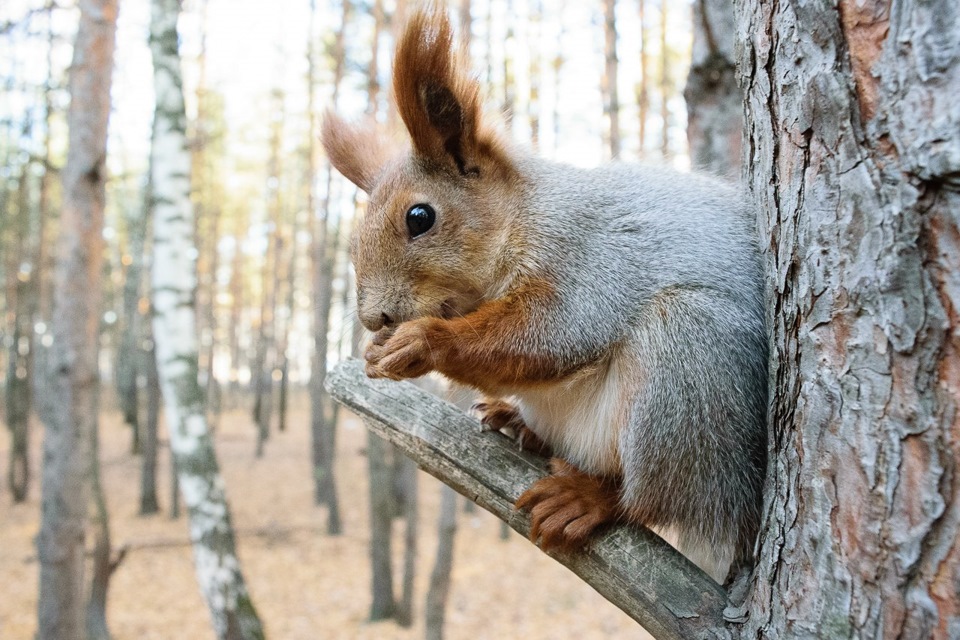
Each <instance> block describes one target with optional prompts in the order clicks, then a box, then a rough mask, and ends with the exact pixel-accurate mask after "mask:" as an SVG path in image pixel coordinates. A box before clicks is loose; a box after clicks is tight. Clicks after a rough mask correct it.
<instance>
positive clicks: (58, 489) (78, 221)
mask: <svg viewBox="0 0 960 640" xmlns="http://www.w3.org/2000/svg"><path fill="white" fill-rule="evenodd" d="M79 7H80V24H79V27H78V29H77V35H76V41H75V44H74V53H73V61H72V63H71V67H70V98H71V100H70V107H69V110H68V113H67V126H68V128H69V150H68V152H67V162H66V165H65V166H64V170H63V174H62V180H63V210H62V212H61V220H60V226H61V230H60V240H59V247H58V255H59V257H60V259H59V261H58V264H57V269H56V278H55V284H54V289H55V300H56V303H55V305H56V307H55V312H54V314H53V338H54V350H53V353H51V354H50V357H49V362H48V365H49V368H48V372H47V383H46V390H47V393H46V394H45V398H44V399H43V402H45V403H46V404H47V407H46V408H45V410H44V411H43V412H42V415H43V418H44V422H45V428H46V429H45V434H44V444H43V447H44V465H43V487H42V507H41V508H42V511H41V523H40V533H39V535H38V537H37V552H38V556H39V560H40V593H39V598H38V613H39V635H40V637H41V638H63V639H65V640H66V639H70V640H72V639H74V638H81V637H83V635H84V634H85V605H86V600H85V598H84V590H85V584H84V543H85V540H86V535H85V530H86V524H87V507H88V505H89V496H90V476H89V470H90V464H91V459H92V457H91V456H92V445H93V436H94V432H95V430H96V428H97V391H98V375H97V346H98V345H97V338H98V330H99V327H100V302H101V293H100V292H101V290H102V287H101V277H102V262H103V208H104V197H105V194H104V182H105V177H106V175H105V174H106V167H105V163H104V160H105V157H106V142H107V121H108V118H109V114H110V85H111V75H112V74H111V71H112V69H113V51H114V44H115V34H116V24H117V23H116V20H117V3H116V1H115V0H84V1H82V2H80V3H79Z"/></svg>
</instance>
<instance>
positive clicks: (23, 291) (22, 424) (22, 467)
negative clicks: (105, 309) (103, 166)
mask: <svg viewBox="0 0 960 640" xmlns="http://www.w3.org/2000/svg"><path fill="white" fill-rule="evenodd" d="M25 129H29V127H25ZM25 133H26V134H27V135H29V132H28V131H27V132H25ZM31 164H32V163H31V162H26V163H24V164H23V166H22V168H21V170H20V176H19V178H18V179H17V197H16V205H17V208H16V215H15V216H14V218H15V224H14V229H13V231H14V233H13V236H14V239H15V242H14V246H13V247H11V248H10V249H11V255H13V256H15V257H16V258H15V260H12V261H11V262H10V263H9V268H10V274H9V276H10V278H11V280H13V283H12V286H11V287H10V291H11V293H12V295H9V296H8V299H7V304H8V305H9V306H10V311H11V315H12V316H13V327H12V332H11V335H10V338H9V347H8V351H7V379H6V382H7V384H6V390H5V396H6V398H5V399H6V406H5V409H6V419H7V427H9V429H10V467H9V469H8V475H7V480H8V484H9V486H10V492H11V494H12V495H13V500H14V502H23V501H24V500H26V499H27V487H28V485H29V481H30V456H29V450H30V414H31V409H32V405H33V393H32V392H33V388H32V381H33V366H34V347H35V341H34V339H33V326H34V316H35V315H36V306H37V305H36V295H37V291H36V289H37V286H36V285H37V282H38V280H39V277H38V276H39V271H38V267H39V264H38V263H37V262H36V261H34V260H33V259H32V256H31V253H33V252H32V251H31V246H30V245H31V244H32V242H31V240H32V239H31V237H30V236H31V235H32V234H31V227H32V226H33V225H32V224H31V222H32V220H31V218H32V216H31V206H30V201H31V197H30V189H29V181H30V173H31Z"/></svg>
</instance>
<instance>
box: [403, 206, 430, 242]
mask: <svg viewBox="0 0 960 640" xmlns="http://www.w3.org/2000/svg"><path fill="white" fill-rule="evenodd" d="M436 219H437V214H436V212H435V211H434V210H433V207H431V206H430V205H428V204H415V205H413V206H412V207H410V208H409V209H408V210H407V229H409V230H410V237H411V238H416V237H417V236H420V235H423V234H424V233H426V232H427V231H429V230H430V227H432V226H433V223H434V221H435V220H436Z"/></svg>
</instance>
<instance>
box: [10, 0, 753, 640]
mask: <svg viewBox="0 0 960 640" xmlns="http://www.w3.org/2000/svg"><path fill="white" fill-rule="evenodd" d="M92 4H96V3H85V2H77V3H72V2H53V1H47V2H39V1H38V2H30V1H26V0H11V1H8V2H5V3H3V5H2V6H0V83H2V87H3V89H2V94H0V158H2V163H0V282H2V283H3V296H2V298H0V319H2V322H0V347H2V349H0V379H2V381H3V393H4V396H3V401H2V407H3V411H2V412H0V419H2V420H3V422H4V423H5V428H4V429H2V430H0V469H2V471H3V479H4V483H3V487H2V490H0V575H2V576H4V580H3V581H4V584H5V586H4V587H3V597H2V598H0V637H3V638H7V637H10V638H29V637H33V636H34V634H35V633H36V632H37V630H38V612H39V613H40V615H39V617H40V618H41V619H42V618H43V613H42V612H43V609H44V602H43V598H44V597H45V596H44V593H43V589H38V582H40V579H39V575H40V573H41V565H42V564H43V558H42V553H39V554H38V550H37V547H36V546H35V539H34V536H37V534H38V529H39V528H40V527H41V526H42V524H43V523H42V522H41V511H42V510H41V504H42V503H44V496H43V495H41V482H40V480H41V476H42V475H43V474H44V473H53V474H55V473H60V472H59V471H57V469H56V468H55V467H54V465H47V466H48V468H47V469H46V470H45V469H44V460H45V459H49V458H50V456H49V455H46V456H45V454H44V451H43V447H44V446H47V447H49V446H51V444H50V443H49V442H47V443H45V442H44V437H43V434H44V428H43V424H44V422H45V420H41V418H43V417H44V415H43V413H44V411H45V408H44V407H45V406H46V405H50V404H55V400H56V398H51V394H52V393H53V392H52V391H51V388H50V387H49V386H45V378H46V377H47V372H48V371H49V367H50V366H51V362H53V361H55V360H56V355H55V354H56V352H57V349H58V346H59V344H58V342H57V341H56V339H55V336H56V332H55V330H54V324H55V315H56V310H57V308H58V306H57V305H58V304H59V302H58V300H57V295H58V287H57V283H56V282H55V275H54V274H55V273H56V270H57V265H58V261H59V260H61V259H62V258H63V255H62V252H61V251H60V250H59V249H56V248H55V247H57V246H58V245H57V244H56V239H57V237H58V236H59V235H60V234H61V233H62V231H63V229H62V227H63V224H65V223H62V220H61V211H62V210H63V207H64V201H63V200H64V196H63V193H64V190H63V187H62V173H63V172H64V169H65V165H66V164H67V162H68V140H69V131H68V119H69V116H68V107H69V105H70V89H69V84H68V78H69V72H70V67H71V64H72V62H71V61H72V60H73V61H74V63H75V58H74V55H75V50H74V43H75V41H76V39H77V30H78V25H79V24H80V23H81V22H82V21H81V11H82V10H83V11H89V10H91V9H90V7H89V6H86V7H85V6H84V5H92ZM102 4H103V5H104V6H106V7H107V9H106V10H107V11H109V6H110V3H102ZM695 4H696V6H693V5H691V4H688V3H687V2H673V3H671V2H668V1H667V0H619V1H617V2H615V1H614V0H605V1H604V2H573V1H567V0H489V1H486V0H472V1H471V0H459V1H457V2H455V3H451V12H452V14H453V16H454V19H455V22H456V24H457V25H458V28H459V30H460V32H461V34H465V35H466V37H468V38H469V40H470V53H471V57H472V59H473V62H474V68H475V69H476V71H477V74H478V76H479V78H480V81H481V85H482V87H484V90H485V91H486V92H487V94H486V96H487V101H488V103H489V105H490V106H491V107H492V108H493V109H494V110H498V111H500V112H501V113H502V114H503V116H504V127H506V128H508V129H509V131H510V132H511V134H512V136H513V137H514V138H515V139H517V140H518V141H520V142H522V143H525V144H528V145H530V146H532V147H534V148H536V149H537V150H538V151H539V152H540V153H541V154H543V155H545V156H547V157H550V158H553V159H556V160H560V161H564V162H570V163H573V164H577V165H581V166H592V165H596V164H597V163H600V162H604V161H608V160H610V159H612V158H616V159H622V160H627V161H634V160H641V161H655V162H668V163H672V164H674V165H676V166H678V167H681V168H688V167H689V166H690V165H691V164H694V165H696V166H698V167H702V168H708V169H710V170H712V171H714V172H715V173H721V174H726V175H728V176H729V175H732V174H735V173H736V171H737V169H736V167H737V162H738V158H739V142H738V141H739V136H740V131H739V125H738V124H737V125H736V126H734V127H733V129H731V131H732V132H733V134H732V135H731V136H730V137H729V138H728V140H731V141H733V142H730V143H729V144H720V145H719V146H720V151H721V153H719V154H717V155H716V157H708V156H709V154H707V155H706V156H705V155H704V153H706V152H703V151H702V150H698V146H697V145H698V142H699V143H700V147H702V146H703V145H702V142H703V135H702V132H699V133H698V129H697V127H696V126H691V127H690V132H689V133H690V136H692V138H691V139H692V141H693V143H694V153H693V155H694V160H693V161H691V159H690V158H691V152H690V146H689V142H688V119H687V110H688V107H689V108H691V109H695V108H696V105H695V104H691V105H688V104H687V102H686V101H685V100H684V96H683V90H684V86H686V85H688V74H689V73H690V63H691V56H692V55H694V54H695V48H694V45H693V42H694V31H695V29H694V27H695V26H699V27H700V28H701V32H702V28H703V27H704V26H705V25H707V22H708V21H707V19H705V18H704V15H705V14H704V13H703V11H705V7H706V6H707V3H702V2H701V3H695ZM719 4H720V5H723V6H724V7H725V15H726V23H725V22H724V19H721V20H720V21H719V22H718V23H717V24H715V25H714V28H713V29H712V30H711V29H709V28H708V29H707V33H708V34H709V36H710V41H709V45H710V47H711V48H712V52H711V53H712V54H714V57H715V58H717V57H719V58H720V59H721V60H724V59H725V60H726V62H727V66H722V65H721V67H719V68H716V67H714V68H712V69H710V70H709V74H708V75H707V76H706V77H707V78H708V79H709V81H710V82H712V83H713V84H716V85H719V84H722V83H721V82H720V80H721V75H723V76H724V78H725V79H727V80H731V79H732V71H731V69H732V62H730V58H731V57H732V51H731V50H732V4H724V3H719ZM100 9H103V7H100ZM151 9H152V13H151ZM405 10H406V7H405V3H404V2H403V1H402V0H396V1H395V2H391V1H388V0H367V1H365V2H361V1H353V2H350V1H346V0H344V1H342V2H336V1H333V0H330V1H321V0H311V1H310V2H307V1H301V2H296V1H294V0H284V1H282V2H274V3H263V2H255V1H253V0H230V1H227V0H190V1H188V2H185V3H184V4H183V5H182V7H181V6H179V5H178V3H176V2H172V3H171V2H166V3H164V2H159V1H158V2H154V3H153V7H151V3H149V2H147V1H145V0H143V1H130V0H126V1H123V2H121V3H120V6H119V13H118V19H117V22H116V51H115V54H114V56H113V57H112V61H113V64H114V69H113V71H112V88H111V89H110V94H109V95H110V105H109V110H110V111H109V118H110V120H109V136H108V142H107V148H106V156H105V175H104V176H103V179H104V182H105V188H106V198H105V210H104V217H103V222H102V229H101V230H100V233H99V235H100V237H101V239H102V251H103V262H102V269H100V270H99V273H97V274H95V275H96V277H97V278H98V282H99V285H100V288H99V290H100V291H101V292H102V300H100V301H99V304H98V305H97V307H98V308H97V309H96V310H95V311H96V318H97V325H98V326H97V334H98V339H99V351H98V356H97V378H98V380H99V385H98V387H99V389H98V391H97V395H98V405H96V406H98V409H99V410H98V412H97V415H96V419H95V420H93V421H92V424H93V425H94V427H93V431H92V432H90V433H89V434H88V435H89V436H90V438H91V443H90V450H91V452H92V453H91V454H90V456H89V459H90V461H91V464H90V465H89V467H85V468H84V469H83V470H82V474H81V476H82V478H83V480H82V482H84V483H89V484H90V486H91V490H90V493H89V496H88V498H89V504H87V503H86V502H85V503H84V504H83V505H82V511H83V513H84V514H86V513H89V514H90V515H91V516H92V518H91V520H90V524H89V529H88V534H87V535H86V536H85V542H83V544H84V545H85V546H84V552H83V557H84V558H85V560H84V561H83V564H84V565H85V574H84V575H83V576H82V580H83V582H84V585H85V586H84V589H83V595H84V597H85V598H86V599H87V600H88V602H89V606H91V607H92V608H93V609H94V610H95V609H97V608H98V607H99V609H100V613H99V614H91V615H88V616H87V617H88V618H89V619H97V618H102V621H101V626H102V628H100V629H96V628H92V630H91V631H90V635H91V636H94V637H95V636H97V635H98V634H102V633H103V632H104V631H105V630H106V628H107V626H109V629H110V632H111V634H112V636H113V637H115V638H150V637H156V638H167V637H211V636H212V635H214V634H215V629H216V622H215V624H214V627H213V628H211V625H210V614H209V613H208V612H207V605H206V604H205V602H204V597H203V595H202V592H201V590H200V589H198V588H197V586H196V577H195V576H194V575H193V568H192V566H191V563H192V561H191V536H190V531H189V530H188V526H187V524H186V522H185V521H184V520H185V518H184V517H183V515H182V513H181V509H180V498H179V495H180V494H179V491H178V489H177V486H176V475H177V474H175V473H174V472H173V460H172V458H173V456H171V455H170V451H169V448H170V447H169V445H170V439H169V437H168V435H167V431H166V427H165V423H164V419H163V418H164V415H163V414H164V412H163V410H162V409H161V398H160V395H161V392H160V387H161V378H162V375H161V374H162V372H160V371H158V369H157V367H156V362H155V336H154V335H153V333H152V327H151V318H152V316H153V313H154V312H153V307H154V298H153V295H154V293H155V292H154V291H153V289H152V287H151V279H150V276H149V274H150V271H151V268H152V266H153V256H154V253H153V244H154V243H153V238H154V233H155V231H156V230H155V229H154V228H153V226H152V225H153V224H154V216H153V213H154V208H155V205H156V202H155V197H152V196H151V193H152V189H153V185H152V182H151V180H150V175H151V157H152V156H153V154H152V142H153V141H154V135H153V128H154V124H153V123H154V121H155V114H156V113H160V111H157V104H158V102H159V96H158V95H157V93H156V92H155V88H154V87H155V84H154V83H155V72H154V64H153V60H152V58H151V37H150V33H151V29H153V30H154V34H155V35H154V37H153V42H156V41H157V36H156V33H157V31H156V29H157V27H158V24H157V23H158V21H159V18H162V17H163V16H166V17H167V18H172V19H176V18H177V17H179V49H178V51H177V53H178V54H179V64H180V65H181V68H182V72H183V83H182V91H183V98H184V100H185V114H186V121H185V128H184V135H185V136H186V138H185V139H186V141H187V146H186V148H187V149H188V151H189V162H190V164H189V167H190V169H189V177H190V192H189V195H190V203H191V205H192V210H193V213H194V222H193V225H194V226H193V230H194V232H195V244H194V246H192V247H191V248H190V250H189V251H188V253H187V255H188V257H189V258H190V259H192V260H194V261H195V264H196V269H197V282H196V287H195V303H196V321H195V327H194V328H195V332H196V336H197V337H198V342H197V345H198V353H197V358H198V362H199V370H198V376H197V379H198V381H199V383H200V386H201V387H202V388H203V391H204V393H205V395H206V398H207V402H206V407H205V415H206V417H207V426H208V427H209V431H210V432H211V433H212V434H213V436H214V442H215V448H216V454H217V458H218V459H219V462H220V464H221V465H222V473H223V479H224V485H225V487H226V494H227V497H228V499H229V503H230V508H231V511H232V514H233V523H232V524H233V528H234V533H235V538H236V541H237V547H238V549H239V563H240V566H242V567H243V571H244V573H245V574H246V587H247V588H249V591H250V600H251V602H252V603H254V604H255V605H256V609H257V611H258V612H259V618H260V620H261V621H262V623H263V625H264V627H265V629H266V631H267V635H270V636H272V637H279V638H299V637H302V638H317V637H349V638H352V637H371V638H374V637H376V638H384V637H403V638H406V637H419V636H420V635H422V634H424V633H427V634H428V635H430V634H434V635H433V636H432V637H440V635H439V634H442V633H443V630H444V629H445V630H446V633H447V636H448V637H454V638H456V637H471V638H483V637H491V638H493V637H496V638H502V637H521V636H522V637H525V638H537V637H543V638H552V637H558V636H565V637H578V638H579V637H583V638H589V637H623V634H625V633H626V634H629V633H631V632H634V631H635V630H636V627H635V626H634V625H633V623H632V622H631V621H630V620H629V619H628V618H626V616H624V614H622V613H621V612H619V611H618V610H617V609H616V608H615V607H614V606H613V605H611V604H610V603H607V602H606V601H604V600H603V599H602V598H600V597H599V596H598V595H597V594H595V593H593V592H592V591H591V590H590V588H589V587H587V586H586V585H584V584H582V583H580V582H579V580H577V579H576V578H575V577H573V576H571V575H568V574H566V572H565V571H564V570H563V569H561V568H559V567H557V566H554V564H553V563H552V561H550V560H548V559H546V558H545V557H542V556H541V555H540V553H539V551H538V550H537V549H536V548H534V547H533V546H531V545H529V544H528V543H526V542H525V541H523V540H520V539H519V538H517V537H516V536H513V535H512V534H510V535H508V534H507V532H506V530H505V529H503V528H502V527H501V525H500V524H499V523H498V522H497V521H496V520H495V519H493V518H492V517H490V516H487V514H484V513H480V512H477V511H474V510H473V509H472V505H470V504H469V503H467V504H464V503H463V502H462V501H461V502H460V503H459V506H457V501H455V500H454V498H453V494H452V493H451V492H449V491H446V490H445V491H441V490H440V486H439V484H438V483H436V482H434V481H433V480H431V479H428V478H422V479H420V478H418V473H417V472H415V471H414V470H413V468H412V466H411V465H410V463H409V462H408V461H406V460H405V458H403V457H402V456H401V455H399V454H397V453H396V452H393V451H391V450H390V449H389V448H388V447H384V446H383V445H382V444H381V443H379V441H377V440H376V439H375V438H372V437H370V438H368V436H367V435H366V434H365V432H364V430H363V429H362V425H361V423H360V422H359V420H357V419H356V418H354V417H353V416H350V415H347V414H346V413H345V412H344V413H340V412H339V411H338V410H337V408H336V407H335V406H334V405H333V403H331V402H330V401H329V399H328V398H327V397H326V396H325V394H324V392H323V391H322V380H323V372H325V371H326V370H327V368H328V367H330V366H332V365H333V364H335V363H336V362H338V361H339V360H341V359H343V358H345V357H349V356H350V355H351V354H356V352H357V348H358V344H359V343H360V341H361V340H362V335H361V331H360V330H359V328H358V326H357V323H356V322H355V311H354V299H353V285H352V272H351V268H350V265H349V260H348V257H347V245H348V240H347V239H348V236H349V233H350V230H351V228H352V226H353V223H354V220H355V219H356V217H357V216H358V215H362V211H363V207H364V198H363V195H362V194H361V193H358V192H357V190H356V189H355V188H354V187H353V186H352V185H350V184H349V183H348V182H346V181H345V180H343V179H342V178H341V176H339V174H337V173H336V172H335V171H331V169H330V167H329V165H328V164H327V163H326V160H325V158H324V157H323V155H322V151H321V149H320V147H319V145H318V141H317V130H318V125H319V119H320V118H321V117H322V112H323V109H325V108H327V107H335V108H336V109H337V110H338V111H339V112H341V113H344V114H356V116H357V117H360V116H362V115H364V114H365V115H367V116H373V117H375V118H377V119H378V120H380V121H381V122H383V123H384V124H385V126H386V127H389V126H393V127H396V126H397V123H396V118H395V115H394V114H393V112H392V109H391V106H390V103H389V72H390V56H391V53H392V46H393V38H394V33H395V30H396V28H397V27H398V25H399V24H400V23H401V22H402V14H403V12H404V11H405ZM695 10H697V16H699V17H698V18H696V19H695V17H694V11H695ZM158 16H159V17H158ZM718 39H722V42H721V43H720V44H719V45H718V44H717V40H718ZM175 49H176V48H175ZM701 54H702V52H701ZM156 55H157V53H156V52H154V53H153V56H156ZM724 56H725V57H724ZM702 57H703V56H702V55H701V58H702ZM155 59H156V58H155V57H154V60H155ZM694 59H695V60H696V56H695V55H694ZM108 62H109V60H108ZM714 62H715V60H714ZM694 71H695V75H693V76H690V81H689V82H690V84H695V83H696V82H697V81H698V79H697V77H696V72H697V69H696V68H695V69H694ZM701 71H702V69H701ZM97 72H99V73H100V74H101V75H104V74H106V75H110V70H109V69H107V70H106V71H104V70H103V69H99V70H96V69H94V73H97ZM728 76H729V77H728ZM702 95H703V94H702V93H701V96H702ZM738 95H739V94H735V98H734V103H733V104H734V105H735V106H736V109H735V111H736V113H739V97H738ZM694 97H695V98H696V97H697V96H694ZM712 108H713V109H714V111H716V112H719V111H720V110H721V109H722V107H720V106H716V105H714V106H713V107H712ZM691 124H695V123H691ZM726 126H730V125H726ZM716 146H718V145H717V144H716V143H714V147H716ZM74 293H75V294H76V295H79V296H81V297H82V296H83V295H85V294H86V292H83V291H76V292H74ZM315 336H316V337H317V338H316V339H315ZM314 372H320V373H319V374H317V375H314ZM427 384H431V385H433V387H434V390H436V391H438V392H439V393H444V391H443V390H442V389H440V387H439V384H438V383H435V382H428V383H427ZM460 401H461V404H469V400H468V399H464V398H461V399H460ZM47 410H48V411H49V409H47ZM48 453H49V452H48ZM63 473H64V474H66V473H68V472H67V471H64V472H63ZM78 477H80V476H78ZM441 494H442V495H441ZM371 505H372V506H371ZM187 506H190V505H187ZM384 514H386V517H383V516H384ZM378 515H379V516H381V517H379V518H378V517H377V516H378ZM457 521H459V524H460V526H459V529H458V530H457V532H456V538H455V539H456V545H454V544H453V540H454V526H455V523H456V522H457ZM437 523H439V526H437ZM82 540H83V539H82ZM391 540H392V542H391ZM391 545H392V546H393V547H395V549H394V550H393V551H394V553H393V554H391V553H389V551H390V548H391ZM385 550H386V553H384V551H385ZM451 554H452V555H451ZM391 573H395V574H397V575H396V576H394V575H391ZM91 581H92V582H91ZM98 581H99V582H98ZM201 581H202V578H201ZM108 585H109V587H110V588H109V590H107V586H108ZM448 590H449V591H448ZM428 592H429V593H428ZM446 593H449V596H448V597H447V596H445V595H444V594H446ZM98 599H99V604H98V603H97V601H98ZM491 611H496V614H495V615H491V613H490V612H491ZM444 613H446V615H444ZM213 615H214V619H215V620H216V616H217V614H216V613H215V612H214V613H213ZM377 620H381V621H382V622H378V623H376V624H372V623H371V622H370V621H377ZM107 623H109V625H108V624H107ZM40 624H41V625H42V623H40ZM88 626H89V623H88ZM95 626H96V625H94V627H95ZM217 635H220V634H217Z"/></svg>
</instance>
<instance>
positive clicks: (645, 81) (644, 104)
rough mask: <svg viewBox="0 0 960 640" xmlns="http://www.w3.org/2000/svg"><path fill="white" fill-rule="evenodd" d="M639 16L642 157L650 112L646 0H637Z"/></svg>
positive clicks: (640, 146) (638, 114)
mask: <svg viewBox="0 0 960 640" xmlns="http://www.w3.org/2000/svg"><path fill="white" fill-rule="evenodd" d="M637 5H638V7H637V8H638V13H639V16H638V17H639V18H640V82H638V83H637V117H638V118H639V120H640V123H639V124H640V129H639V140H638V144H639V147H638V155H639V157H640V158H641V159H642V158H643V157H644V155H645V154H646V151H647V118H648V116H649V114H650V48H649V43H648V42H647V38H649V37H650V30H649V29H648V28H647V26H648V25H647V6H646V5H647V0H637Z"/></svg>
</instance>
